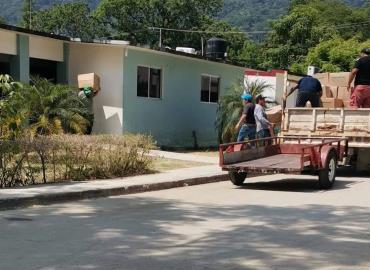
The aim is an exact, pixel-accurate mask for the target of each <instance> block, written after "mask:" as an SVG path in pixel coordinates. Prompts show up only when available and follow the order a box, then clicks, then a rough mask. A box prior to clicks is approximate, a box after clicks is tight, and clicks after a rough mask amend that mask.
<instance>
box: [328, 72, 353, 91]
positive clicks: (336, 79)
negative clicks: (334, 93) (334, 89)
mask: <svg viewBox="0 0 370 270" xmlns="http://www.w3.org/2000/svg"><path fill="white" fill-rule="evenodd" d="M349 76H350V73H349V72H338V73H330V76H329V84H330V85H335V86H340V87H344V86H347V85H348V80H349Z"/></svg>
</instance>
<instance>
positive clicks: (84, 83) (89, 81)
mask: <svg viewBox="0 0 370 270" xmlns="http://www.w3.org/2000/svg"><path fill="white" fill-rule="evenodd" d="M85 87H91V88H92V89H93V91H94V92H95V93H96V92H99V91H100V77H99V76H98V75H97V74H95V73H89V74H80V75H78V88H80V89H82V88H85Z"/></svg>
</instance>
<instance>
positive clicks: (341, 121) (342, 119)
mask: <svg viewBox="0 0 370 270" xmlns="http://www.w3.org/2000/svg"><path fill="white" fill-rule="evenodd" d="M344 118H345V114H344V109H343V108H342V109H341V111H340V126H339V130H340V131H341V132H343V131H344V121H345V119H344ZM369 127H370V122H369Z"/></svg>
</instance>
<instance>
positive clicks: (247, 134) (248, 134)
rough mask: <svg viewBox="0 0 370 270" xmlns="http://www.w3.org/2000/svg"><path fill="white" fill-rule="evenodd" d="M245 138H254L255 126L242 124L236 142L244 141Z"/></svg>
mask: <svg viewBox="0 0 370 270" xmlns="http://www.w3.org/2000/svg"><path fill="white" fill-rule="evenodd" d="M245 138H248V140H250V141H251V140H255V139H256V126H254V125H243V126H242V127H241V129H240V131H239V135H238V142H244V140H245Z"/></svg>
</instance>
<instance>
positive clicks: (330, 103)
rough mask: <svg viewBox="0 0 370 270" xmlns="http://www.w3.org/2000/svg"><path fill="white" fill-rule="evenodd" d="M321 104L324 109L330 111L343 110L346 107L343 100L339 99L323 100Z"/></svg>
mask: <svg viewBox="0 0 370 270" xmlns="http://www.w3.org/2000/svg"><path fill="white" fill-rule="evenodd" d="M321 102H322V106H323V107H324V108H329V109H336V108H343V106H344V104H343V100H342V99H338V98H322V99H321Z"/></svg>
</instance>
